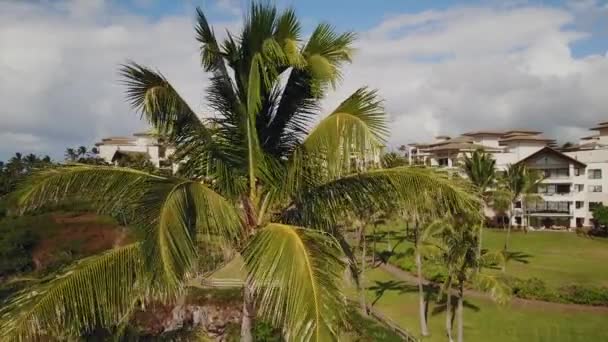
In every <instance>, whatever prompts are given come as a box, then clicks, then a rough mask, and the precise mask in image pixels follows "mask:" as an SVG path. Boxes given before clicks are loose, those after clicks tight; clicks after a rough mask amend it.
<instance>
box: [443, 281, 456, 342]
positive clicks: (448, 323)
mask: <svg viewBox="0 0 608 342" xmlns="http://www.w3.org/2000/svg"><path fill="white" fill-rule="evenodd" d="M445 295H446V299H445V331H446V334H447V336H448V342H454V339H453V338H452V282H451V281H448V284H447V288H446V291H445Z"/></svg>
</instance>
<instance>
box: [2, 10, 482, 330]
mask: <svg viewBox="0 0 608 342" xmlns="http://www.w3.org/2000/svg"><path fill="white" fill-rule="evenodd" d="M196 38H197V40H198V41H199V43H200V44H201V63H202V65H203V69H204V70H205V71H207V72H209V73H211V82H210V86H209V87H208V89H207V101H208V103H209V105H210V107H211V108H212V109H213V110H214V113H213V114H214V117H212V118H209V119H200V118H199V116H198V115H197V114H196V113H195V112H194V111H193V110H192V109H191V108H190V106H189V105H188V104H187V103H186V102H185V101H184V100H183V99H182V98H181V97H180V96H179V94H178V93H177V92H176V91H175V88H174V87H173V86H171V84H170V83H169V82H168V81H167V80H166V79H165V78H164V77H163V76H162V75H161V74H159V73H157V72H155V71H153V70H152V69H150V68H147V67H144V66H141V65H138V64H135V63H129V64H128V65H125V66H124V67H123V68H122V70H121V72H122V75H123V76H124V77H125V83H126V85H127V88H128V89H127V95H128V99H129V100H130V102H131V104H132V105H133V106H134V107H135V108H137V109H138V110H139V111H140V112H141V113H142V116H143V117H144V118H145V119H147V121H148V122H149V123H150V124H151V125H152V126H153V127H154V128H155V129H156V130H158V132H160V133H162V134H163V135H164V136H166V137H167V139H168V140H169V142H171V143H172V144H173V145H175V146H176V153H175V156H176V160H178V161H181V168H180V172H179V174H178V175H175V176H159V175H153V174H148V173H146V172H142V171H137V170H132V169H125V168H115V167H105V166H89V165H86V166H83V165H76V166H66V167H61V168H56V169H52V170H47V171H44V172H42V173H39V174H37V175H35V176H34V177H32V178H31V179H29V181H28V182H26V183H25V184H24V186H23V187H22V188H21V189H20V191H18V192H17V193H16V194H15V196H16V198H17V204H18V205H19V206H20V207H21V208H22V210H29V209H35V208H37V207H40V206H41V205H44V204H48V203H53V202H60V201H63V200H66V199H70V198H74V197H77V198H89V199H90V200H91V201H92V202H93V203H94V204H95V205H96V206H97V208H98V210H99V211H100V212H102V213H108V212H109V213H111V212H117V211H123V212H132V213H136V215H134V216H133V217H132V218H131V220H130V221H131V222H130V225H131V226H132V227H134V229H137V230H139V231H141V232H142V233H141V234H139V235H138V236H140V237H141V240H139V241H136V242H134V243H132V244H130V245H127V246H123V247H118V248H115V249H112V250H110V251H107V252H105V253H103V254H100V255H96V256H91V257H88V258H86V259H84V260H81V261H80V262H78V263H77V264H75V265H73V266H71V267H70V268H69V269H67V270H66V271H65V272H64V273H62V274H60V275H58V276H57V277H54V278H50V279H45V280H44V281H42V282H40V283H37V284H35V285H33V287H32V288H30V289H28V290H26V291H24V292H22V293H20V294H19V295H17V296H15V297H13V298H12V299H10V301H9V302H8V304H7V305H6V306H5V307H4V308H3V309H2V316H1V317H2V320H1V322H0V328H1V329H0V331H1V332H0V334H2V335H3V337H4V339H9V338H17V339H22V340H30V339H33V338H36V337H37V336H40V335H43V334H61V335H58V336H66V335H78V334H80V333H82V332H86V331H91V330H92V329H95V328H97V327H100V326H103V327H108V328H110V329H114V330H120V327H121V326H123V325H124V324H127V323H128V321H129V315H130V313H131V312H132V311H133V309H134V307H136V306H138V305H143V304H144V303H149V302H151V301H163V302H167V301H172V300H175V299H176V298H178V297H180V296H181V295H183V293H184V291H185V288H186V284H187V282H189V281H191V280H192V279H193V278H196V277H197V276H198V275H200V273H201V272H202V271H201V270H209V269H213V268H214V267H217V264H216V263H212V264H209V263H208V260H209V259H210V258H209V257H208V256H209V255H213V256H214V255H215V254H217V255H218V256H217V259H219V260H221V256H222V255H223V253H220V252H217V251H220V250H222V249H223V248H232V249H234V250H236V251H237V252H239V253H240V254H241V255H242V256H243V258H244V261H245V269H246V272H247V279H246V285H245V287H244V303H243V315H242V326H241V337H242V340H243V341H251V340H252V335H251V329H252V326H253V324H254V319H255V317H256V316H260V317H264V318H266V319H268V320H269V321H270V322H272V323H273V324H274V325H276V326H277V327H280V328H282V330H283V332H284V334H285V335H286V337H287V339H298V340H306V341H307V340H312V341H321V340H323V341H326V340H335V339H337V336H338V334H339V333H340V328H341V327H342V326H343V325H344V320H345V308H346V301H345V298H344V295H343V291H342V284H343V282H342V275H343V272H344V269H345V267H346V264H347V262H345V261H344V256H345V255H352V253H349V252H350V247H349V245H348V244H347V243H346V241H345V239H344V238H343V237H342V232H341V231H340V230H339V229H338V227H339V225H338V223H340V222H342V221H343V220H344V218H345V217H348V216H349V215H353V213H360V212H363V211H364V210H365V209H366V208H368V206H369V203H375V205H377V206H378V207H379V208H383V207H392V206H394V205H395V203H399V204H400V205H403V206H416V205H421V204H418V203H422V204H424V205H425V206H428V208H426V210H427V211H428V212H430V213H433V214H435V215H444V214H445V213H453V214H456V213H463V212H477V211H478V208H479V201H478V199H477V198H476V196H475V194H474V193H473V192H472V191H471V190H470V189H469V187H468V186H467V185H466V184H465V183H463V182H460V181H458V180H454V179H451V178H450V177H449V176H448V175H446V174H441V173H437V172H435V171H433V170H431V169H425V168H409V167H402V168H393V169H379V170H369V171H363V172H356V173H353V172H350V171H351V170H350V169H349V168H350V161H351V158H352V157H353V156H355V157H358V158H362V157H369V156H370V154H375V152H376V147H377V146H379V145H380V144H381V143H382V142H383V141H384V140H385V138H386V134H387V131H388V130H387V127H386V121H385V113H384V111H383V109H382V106H381V101H380V99H379V98H378V96H377V94H376V92H375V91H373V90H368V89H365V88H362V89H359V90H357V91H355V92H354V93H353V94H352V95H351V96H349V97H348V98H347V99H345V100H344V101H343V102H342V103H341V104H340V105H338V106H337V108H336V109H335V110H334V111H332V112H331V113H329V115H327V116H325V117H324V118H322V119H321V120H320V122H319V123H318V124H317V125H316V126H314V127H312V128H311V123H312V122H313V121H314V120H315V119H316V118H318V117H319V115H320V101H321V99H322V98H323V97H324V95H325V93H326V91H327V89H328V87H330V86H335V85H337V83H338V81H339V80H340V78H341V71H340V69H341V66H342V65H343V63H345V62H349V61H350V58H351V52H352V43H353V40H354V35H353V34H352V33H350V32H347V33H341V34H339V33H336V32H335V31H334V30H333V28H332V27H331V26H330V25H327V24H320V25H318V26H317V27H316V28H315V29H314V30H313V32H312V34H311V35H310V37H309V38H308V41H307V42H304V41H303V40H302V34H301V27H300V22H299V21H298V19H297V17H296V15H295V13H294V12H293V11H292V10H285V11H283V12H280V13H279V12H278V11H277V10H276V8H274V7H272V6H270V5H258V4H253V5H252V6H251V9H250V11H249V13H248V15H247V17H246V19H245V22H244V25H243V28H242V30H241V31H240V32H239V33H236V34H233V33H229V34H228V36H227V38H226V39H225V40H224V41H223V42H221V43H220V42H218V40H217V39H216V37H215V35H214V32H213V30H212V28H211V27H210V26H209V24H208V22H207V19H206V18H205V15H204V14H203V12H202V11H200V10H197V25H196ZM201 255H204V256H205V258H201ZM348 263H350V265H351V266H353V265H354V264H355V263H354V262H352V260H350V261H348ZM254 304H255V305H254Z"/></svg>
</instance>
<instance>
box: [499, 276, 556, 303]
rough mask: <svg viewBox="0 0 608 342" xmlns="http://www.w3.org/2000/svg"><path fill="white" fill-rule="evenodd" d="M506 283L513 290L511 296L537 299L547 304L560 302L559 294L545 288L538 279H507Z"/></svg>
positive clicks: (543, 283) (542, 282)
mask: <svg viewBox="0 0 608 342" xmlns="http://www.w3.org/2000/svg"><path fill="white" fill-rule="evenodd" d="M507 283H508V284H509V286H511V288H512V289H513V295H514V296H516V297H519V298H524V299H537V300H544V301H547V302H560V301H561V300H560V298H559V294H558V293H557V292H555V291H554V290H552V289H550V288H548V287H547V285H546V284H545V282H544V281H543V280H541V279H538V278H530V279H525V280H522V279H518V278H508V281H507Z"/></svg>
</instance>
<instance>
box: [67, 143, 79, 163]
mask: <svg viewBox="0 0 608 342" xmlns="http://www.w3.org/2000/svg"><path fill="white" fill-rule="evenodd" d="M64 155H65V159H66V160H68V161H72V162H73V161H75V160H76V158H78V153H77V152H76V150H74V149H73V148H71V147H68V148H66V149H65V154H64Z"/></svg>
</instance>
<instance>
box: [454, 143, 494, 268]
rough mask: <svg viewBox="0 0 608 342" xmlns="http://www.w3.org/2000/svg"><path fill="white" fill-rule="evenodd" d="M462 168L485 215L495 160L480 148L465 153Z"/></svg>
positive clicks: (480, 243)
mask: <svg viewBox="0 0 608 342" xmlns="http://www.w3.org/2000/svg"><path fill="white" fill-rule="evenodd" d="M462 170H463V171H464V173H465V174H466V175H467V177H468V178H469V180H470V181H471V182H472V183H473V185H475V187H476V188H477V190H478V191H479V195H480V196H481V198H482V199H483V208H482V215H484V217H485V210H486V207H487V206H488V203H489V201H490V194H489V193H488V190H489V189H490V188H492V187H493V186H494V183H495V181H496V160H495V159H494V158H493V157H492V155H491V154H489V153H486V152H485V151H484V150H482V149H478V150H475V151H474V152H473V153H472V154H471V156H470V157H469V156H468V155H466V154H465V156H464V162H463V164H462ZM484 221H485V220H484ZM483 228H484V225H483V224H481V225H480V226H479V234H478V235H479V236H478V246H477V258H481V249H482V243H483Z"/></svg>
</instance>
